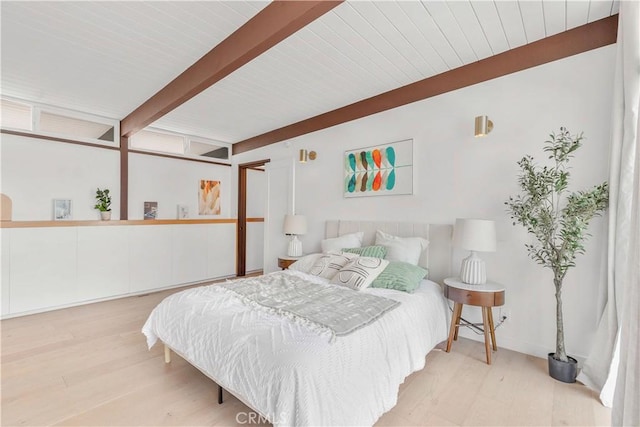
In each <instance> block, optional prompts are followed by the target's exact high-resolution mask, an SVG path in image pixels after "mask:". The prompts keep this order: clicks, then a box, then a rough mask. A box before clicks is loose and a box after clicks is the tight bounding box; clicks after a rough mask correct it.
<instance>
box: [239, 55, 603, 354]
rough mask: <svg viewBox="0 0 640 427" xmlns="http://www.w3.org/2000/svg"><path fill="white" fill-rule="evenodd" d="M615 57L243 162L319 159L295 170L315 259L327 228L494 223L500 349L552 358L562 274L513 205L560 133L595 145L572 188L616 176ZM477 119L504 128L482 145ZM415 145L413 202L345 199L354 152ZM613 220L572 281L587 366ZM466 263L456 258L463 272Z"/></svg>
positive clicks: (255, 154) (527, 75)
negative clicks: (533, 252) (513, 213)
mask: <svg viewBox="0 0 640 427" xmlns="http://www.w3.org/2000/svg"><path fill="white" fill-rule="evenodd" d="M614 52H615V46H608V47H604V48H601V49H597V50H594V51H591V52H587V53H584V54H581V55H577V56H573V57H570V58H565V59H563V60H560V61H556V62H553V63H550V64H546V65H543V66H540V67H536V68H534V69H529V70H525V71H522V72H519V73H515V74H512V75H508V76H505V77H502V78H499V79H494V80H492V81H489V82H485V83H481V84H477V85H475V86H471V87H468V88H464V89H460V90H457V91H454V92H450V93H447V94H443V95H440V96H437V97H434V98H431V99H427V100H423V101H420V102H416V103H413V104H410V105H406V106H403V107H400V108H396V109H394V110H391V111H387V112H383V113H379V114H376V115H373V116H369V117H366V118H363V119H360V120H356V121H353V122H350V123H345V124H343V125H339V126H335V127H333V128H329V129H325V130H322V131H319V132H315V133H313V134H309V135H305V136H301V137H298V138H294V139H291V140H290V141H288V142H287V143H285V142H282V143H278V144H274V145H271V146H268V147H264V148H262V149H258V150H254V151H250V152H248V153H243V154H241V155H238V156H235V157H234V162H238V163H242V162H248V161H251V160H254V159H262V158H271V159H272V160H273V159H279V158H295V157H296V156H297V153H298V150H299V149H300V148H305V149H307V150H315V151H316V152H317V153H318V158H317V160H315V161H312V162H308V163H306V164H297V165H296V171H295V180H296V182H295V191H296V194H295V205H296V206H295V210H296V213H300V214H305V215H307V218H308V221H309V233H308V234H307V235H305V236H303V237H302V241H303V245H304V247H305V252H309V251H311V250H312V249H313V248H315V249H316V250H318V249H319V241H320V239H321V238H322V237H323V233H324V221H325V220H327V219H369V220H406V221H424V222H432V223H449V224H452V223H453V222H454V221H455V218H458V217H478V218H487V219H494V220H496V221H497V223H498V239H499V243H498V251H497V252H496V253H492V254H483V255H482V257H483V258H484V259H485V260H486V262H487V269H488V276H489V279H490V280H493V281H496V282H500V283H503V284H504V285H505V287H506V290H507V291H506V305H505V306H504V308H503V310H502V312H508V313H510V317H509V319H508V320H507V322H506V323H505V324H504V325H503V326H502V327H500V328H499V329H498V331H497V340H498V344H499V345H500V346H502V347H507V348H511V349H515V350H518V351H522V352H525V353H529V354H534V355H537V356H543V357H546V353H548V352H550V351H553V350H554V348H555V305H554V304H555V303H554V294H553V284H552V281H551V279H552V276H551V274H550V272H549V271H546V270H544V269H542V268H540V267H539V266H538V265H536V264H535V263H534V262H533V261H531V260H530V259H529V258H528V257H527V255H526V250H525V248H524V243H526V242H528V241H529V237H528V236H527V234H526V232H525V231H524V230H523V229H522V228H520V227H513V226H512V225H511V221H510V220H509V218H508V216H507V214H506V211H505V206H504V201H505V200H506V199H507V198H508V197H509V195H513V194H516V193H517V190H518V189H517V183H516V176H517V174H518V166H517V164H516V162H517V161H518V160H519V159H520V158H521V157H522V156H523V155H524V154H532V155H534V156H535V157H536V158H537V159H544V157H545V156H543V153H542V147H543V144H542V143H543V141H545V140H546V139H547V137H548V134H549V133H550V132H552V131H554V130H555V131H557V130H558V128H559V127H560V126H565V127H567V128H568V129H569V130H570V131H572V132H574V133H576V132H580V131H584V134H585V136H586V138H587V139H586V140H585V141H584V146H583V147H582V148H581V149H580V150H579V152H578V154H577V157H576V158H575V159H574V160H573V161H572V166H573V169H572V170H571V174H572V176H571V188H572V189H585V188H587V187H590V186H592V185H595V184H598V183H600V182H602V181H604V180H606V179H607V173H608V152H609V148H608V147H609V145H608V141H609V128H610V116H611V88H612V80H613V69H614V56H615V53H614ZM478 115H488V116H489V117H490V119H491V120H492V121H493V122H494V124H495V128H494V130H493V132H492V133H491V134H490V135H489V136H487V137H485V138H482V139H476V138H474V137H473V119H474V117H475V116H478ZM407 138H413V140H414V184H415V185H414V194H413V195H408V196H392V197H367V198H350V199H345V198H343V196H342V185H343V184H342V182H343V172H342V164H343V162H342V156H343V153H344V151H345V150H350V149H356V148H359V147H366V146H371V145H374V144H383V143H388V142H392V141H398V140H402V139H407ZM287 145H289V147H287ZM605 222H606V221H605V220H604V219H596V220H595V221H594V222H593V224H592V226H591V227H590V232H591V234H592V237H591V238H590V239H589V241H588V242H587V245H586V247H587V253H586V255H584V256H581V257H580V258H579V259H578V261H577V262H578V266H577V268H575V269H574V270H572V271H571V272H570V273H569V274H568V275H567V277H566V281H565V288H564V308H565V327H566V344H567V349H568V351H569V352H570V353H571V354H572V355H575V356H578V357H584V356H585V355H586V354H587V353H588V351H589V349H590V345H591V343H592V339H593V335H594V333H595V328H596V322H597V318H598V309H597V307H598V301H597V298H598V297H597V296H598V288H599V286H600V283H599V282H600V280H601V276H602V274H601V265H602V257H603V255H604V252H605V234H604V227H605ZM282 239H283V240H284V239H285V237H284V236H282ZM465 255H466V254H464V253H457V252H456V254H455V256H454V264H453V265H456V266H457V265H459V259H460V258H461V257H463V256H465ZM274 256H276V257H277V254H265V257H274ZM455 273H457V272H456V271H454V272H452V274H455ZM499 313H500V311H499V310H496V316H497V315H498V314H499ZM463 316H464V317H466V318H470V320H473V321H475V320H478V318H479V311H477V310H474V309H473V308H471V309H465V312H464V313H463ZM462 333H463V334H467V335H468V334H469V332H465V331H463V332H462ZM468 336H470V337H472V338H476V339H477V336H476V335H474V334H472V333H471V335H468Z"/></svg>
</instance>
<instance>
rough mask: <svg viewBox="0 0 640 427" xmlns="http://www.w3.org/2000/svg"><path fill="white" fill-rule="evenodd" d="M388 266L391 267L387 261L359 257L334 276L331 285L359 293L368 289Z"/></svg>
mask: <svg viewBox="0 0 640 427" xmlns="http://www.w3.org/2000/svg"><path fill="white" fill-rule="evenodd" d="M387 265H389V261H387V260H386V259H382V258H371V257H358V258H356V259H354V260H351V261H349V263H348V264H347V265H345V266H344V267H343V268H342V269H341V270H340V271H339V272H338V273H337V274H336V275H335V276H333V279H331V283H334V284H336V285H342V286H346V287H348V288H351V289H355V290H356V291H359V290H360V289H364V288H366V287H368V286H369V285H370V284H371V282H373V280H374V279H375V278H376V277H378V275H379V274H380V273H382V271H383V270H384V269H385V268H386V267H387Z"/></svg>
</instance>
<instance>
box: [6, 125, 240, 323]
mask: <svg viewBox="0 0 640 427" xmlns="http://www.w3.org/2000/svg"><path fill="white" fill-rule="evenodd" d="M0 153H1V163H0V164H1V166H2V171H1V177H2V182H1V183H0V184H1V186H0V191H1V192H2V193H4V194H7V195H8V196H9V197H11V198H12V200H13V220H14V221H47V220H51V219H52V200H53V199H54V198H65V199H71V200H72V201H73V219H74V220H97V219H99V215H98V212H97V211H96V210H94V209H93V206H94V204H95V190H96V188H97V187H100V188H109V189H110V190H111V194H112V195H113V204H112V211H113V212H112V214H113V216H112V219H118V217H119V215H118V214H119V209H120V208H119V201H120V191H119V190H120V153H119V151H117V150H108V149H102V148H98V147H89V146H82V145H77V144H67V143H61V142H55V141H48V140H40V139H37V138H27V137H19V136H13V135H2V145H1V151H0ZM230 176H231V168H230V167H227V166H220V165H214V164H208V163H199V162H191V161H185V160H179V159H169V158H163V157H157V156H148V155H142V154H134V153H132V154H130V158H129V203H130V209H129V213H130V219H142V217H143V214H142V213H143V203H144V201H157V202H158V207H159V216H158V218H176V216H177V204H187V205H188V206H189V211H190V217H191V218H228V217H229V215H230V200H231V194H232V193H235V187H234V186H233V184H232V183H231V180H230ZM201 179H207V180H219V181H221V186H222V188H221V189H222V200H221V201H222V204H221V207H222V213H221V215H216V216H212V215H209V216H199V215H198V211H197V208H198V186H199V181H200V180H201ZM235 229H236V227H235V224H234V223H223V224H172V225H147V224H145V225H118V224H116V223H111V224H109V225H98V226H85V225H81V226H65V227H33V228H32V227H28V228H6V229H2V230H1V233H0V239H1V245H0V247H1V252H0V260H1V261H2V263H1V264H2V265H1V275H0V278H1V279H2V294H1V296H2V304H1V307H2V315H3V316H7V315H16V314H24V313H29V312H34V311H41V310H48V309H53V308H58V307H64V306H68V305H74V304H79V303H83V302H87V301H95V300H100V299H105V298H113V297H117V296H123V295H131V294H136V293H140V292H146V291H150V290H157V289H162V288H166V287H173V286H178V285H182V284H187V283H192V282H199V281H205V280H210V279H215V278H221V277H228V276H231V275H233V274H235Z"/></svg>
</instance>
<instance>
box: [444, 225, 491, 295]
mask: <svg viewBox="0 0 640 427" xmlns="http://www.w3.org/2000/svg"><path fill="white" fill-rule="evenodd" d="M453 245H454V246H456V247H458V248H462V249H466V250H468V251H471V254H470V255H469V256H468V257H467V258H465V259H463V260H462V265H461V266H460V279H461V280H462V281H463V282H464V283H467V284H469V285H484V284H485V283H487V271H486V268H485V264H484V261H483V260H482V259H480V257H478V254H477V252H495V250H496V224H495V222H493V221H488V220H484V219H466V218H458V219H456V225H455V227H454V229H453Z"/></svg>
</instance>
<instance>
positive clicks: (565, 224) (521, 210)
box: [505, 127, 609, 382]
mask: <svg viewBox="0 0 640 427" xmlns="http://www.w3.org/2000/svg"><path fill="white" fill-rule="evenodd" d="M550 138H551V139H550V140H548V141H545V147H544V152H545V153H547V154H548V158H549V159H550V160H551V162H550V165H549V166H538V165H536V164H535V163H534V160H533V157H532V156H529V155H527V156H524V157H523V158H522V159H521V160H520V161H519V162H518V166H520V170H521V174H520V176H519V177H518V184H519V186H520V189H521V194H520V195H517V196H515V197H509V200H508V201H506V202H505V204H506V205H507V210H508V212H509V214H510V216H511V219H512V220H513V225H516V224H521V225H522V226H524V227H525V228H526V229H527V231H528V232H529V233H531V234H533V235H534V237H535V240H536V242H535V243H533V244H526V245H525V246H526V248H527V251H528V252H529V256H530V257H531V258H532V259H533V260H534V261H536V262H537V263H538V264H540V265H542V266H543V267H547V268H550V269H551V271H552V272H553V284H554V285H555V291H556V351H555V353H549V356H548V361H549V375H551V376H552V377H553V378H555V379H557V380H560V381H564V382H574V381H575V378H576V374H577V361H576V360H575V359H574V358H572V357H568V356H567V353H566V350H565V347H564V325H563V321H562V282H563V280H564V278H565V276H566V275H567V272H568V271H569V269H570V268H571V267H574V266H575V260H576V255H578V254H581V253H584V242H585V239H586V237H587V236H588V233H587V227H588V226H589V221H590V220H591V219H592V218H593V217H594V216H598V215H600V214H602V213H603V212H604V211H605V209H606V208H607V206H608V203H609V189H608V184H607V182H603V183H602V184H600V185H597V186H595V187H593V188H592V189H591V190H589V191H576V192H570V193H569V192H568V189H567V187H568V185H569V167H568V163H569V160H570V159H571V157H573V155H574V153H575V151H576V150H577V149H578V148H580V146H581V141H582V139H583V136H582V133H580V134H578V135H571V134H570V133H569V131H568V130H567V129H565V128H563V127H561V128H560V132H559V133H558V134H555V133H552V134H551V135H550Z"/></svg>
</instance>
